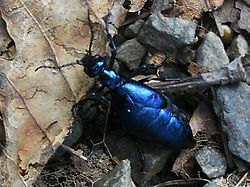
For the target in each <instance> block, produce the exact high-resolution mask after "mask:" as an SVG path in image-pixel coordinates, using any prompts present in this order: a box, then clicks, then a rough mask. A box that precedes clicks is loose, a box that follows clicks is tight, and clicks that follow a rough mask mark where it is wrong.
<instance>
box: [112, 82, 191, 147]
mask: <svg viewBox="0 0 250 187" xmlns="http://www.w3.org/2000/svg"><path fill="white" fill-rule="evenodd" d="M112 104H113V105H114V107H116V108H117V110H116V111H117V112H119V114H120V117H121V120H122V121H123V122H124V125H125V127H126V129H127V131H128V133H129V134H131V135H133V136H135V137H138V138H140V139H144V140H147V141H148V142H151V143H152V144H154V145H159V146H161V147H165V148H171V149H173V148H176V149H182V148H187V147H192V146H193V145H194V144H195V141H194V139H193V136H192V132H191V129H190V127H189V125H188V120H187V118H186V117H185V115H184V114H183V113H182V112H181V110H180V109H178V108H177V107H176V106H175V105H174V104H172V103H171V101H170V100H169V99H168V98H167V97H165V96H163V95H161V94H159V93H157V92H156V91H154V90H152V89H151V88H149V87H147V86H145V85H143V84H140V83H138V82H135V81H132V80H129V81H128V82H126V83H125V84H124V85H122V86H121V87H118V88H117V89H115V90H113V91H112Z"/></svg>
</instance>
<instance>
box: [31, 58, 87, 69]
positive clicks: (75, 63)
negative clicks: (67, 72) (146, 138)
mask: <svg viewBox="0 0 250 187" xmlns="http://www.w3.org/2000/svg"><path fill="white" fill-rule="evenodd" d="M74 65H83V62H82V61H81V60H77V61H76V62H71V63H68V64H63V65H61V66H39V67H38V68H36V69H35V71H37V70H39V69H41V68H49V69H62V68H65V67H69V66H74Z"/></svg>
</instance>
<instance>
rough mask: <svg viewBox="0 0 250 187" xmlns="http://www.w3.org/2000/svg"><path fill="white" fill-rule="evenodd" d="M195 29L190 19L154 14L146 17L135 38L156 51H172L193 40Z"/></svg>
mask: <svg viewBox="0 0 250 187" xmlns="http://www.w3.org/2000/svg"><path fill="white" fill-rule="evenodd" d="M195 31H196V24H195V23H194V22H192V21H190V20H184V19H179V18H168V17H164V16H163V15H162V14H155V15H152V16H150V17H149V18H148V20H147V21H146V24H144V26H143V27H142V29H141V30H140V32H139V33H138V37H137V39H138V41H139V42H142V43H143V44H145V45H147V46H149V47H153V48H155V49H156V50H158V51H161V52H166V53H168V52H170V53H174V52H176V49H177V48H180V47H183V46H185V45H190V44H192V43H193V42H194V37H195Z"/></svg>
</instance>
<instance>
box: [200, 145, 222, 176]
mask: <svg viewBox="0 0 250 187" xmlns="http://www.w3.org/2000/svg"><path fill="white" fill-rule="evenodd" d="M195 159H196V160H197V162H198V163H199V165H200V167H201V169H202V171H203V172H204V173H205V174H206V175H207V176H208V177H209V178H216V177H220V176H223V175H225V173H226V169H227V161H226V158H225V156H224V155H223V154H222V153H221V152H220V151H219V150H217V149H214V148H212V147H210V146H204V147H203V148H201V149H200V150H199V151H198V152H197V153H196V156H195Z"/></svg>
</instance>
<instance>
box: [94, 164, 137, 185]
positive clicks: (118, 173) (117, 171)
mask: <svg viewBox="0 0 250 187" xmlns="http://www.w3.org/2000/svg"><path fill="white" fill-rule="evenodd" d="M130 174H131V167H130V162H129V160H122V161H121V163H120V164H119V165H118V166H116V167H115V168H114V169H113V171H112V172H111V173H110V174H109V175H107V176H105V177H103V178H102V179H101V180H99V181H97V182H96V183H95V184H94V187H121V186H124V187H125V186H126V187H135V185H134V183H133V181H132V179H131V176H130Z"/></svg>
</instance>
